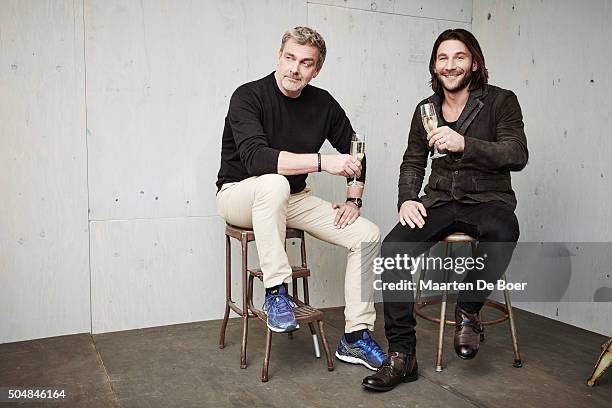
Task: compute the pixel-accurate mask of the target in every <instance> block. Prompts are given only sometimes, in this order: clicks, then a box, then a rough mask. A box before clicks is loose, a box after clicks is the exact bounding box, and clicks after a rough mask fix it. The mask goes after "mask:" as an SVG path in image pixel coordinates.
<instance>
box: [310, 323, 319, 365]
mask: <svg viewBox="0 0 612 408" xmlns="http://www.w3.org/2000/svg"><path fill="white" fill-rule="evenodd" d="M308 327H310V334H312V345H313V347H314V353H315V357H316V358H321V349H320V348H319V339H318V338H317V332H316V331H315V328H314V324H312V323H308Z"/></svg>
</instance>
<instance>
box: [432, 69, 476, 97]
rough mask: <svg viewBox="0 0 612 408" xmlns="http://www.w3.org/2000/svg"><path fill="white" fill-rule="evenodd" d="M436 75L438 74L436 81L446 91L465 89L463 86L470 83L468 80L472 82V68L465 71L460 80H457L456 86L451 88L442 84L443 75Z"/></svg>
mask: <svg viewBox="0 0 612 408" xmlns="http://www.w3.org/2000/svg"><path fill="white" fill-rule="evenodd" d="M437 76H438V81H439V82H440V85H442V88H444V90H446V91H447V92H459V91H462V90H463V89H465V87H467V86H468V85H469V84H470V82H472V70H468V71H466V72H465V75H464V76H463V78H462V79H461V81H459V83H458V84H457V86H456V87H455V88H452V89H449V88H447V87H446V86H445V85H444V81H442V78H443V76H442V75H441V74H437Z"/></svg>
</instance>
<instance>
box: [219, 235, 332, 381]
mask: <svg viewBox="0 0 612 408" xmlns="http://www.w3.org/2000/svg"><path fill="white" fill-rule="evenodd" d="M230 238H234V239H236V240H238V241H239V242H240V245H241V248H242V268H241V269H242V271H241V276H242V307H239V306H238V305H237V304H236V302H234V301H233V300H232V265H231V260H232V246H231V240H230ZM292 238H297V239H299V240H300V241H301V245H300V255H301V263H302V265H301V266H292V267H291V269H292V276H291V279H292V283H291V287H292V291H293V296H290V297H291V299H292V300H293V301H294V302H295V303H296V305H297V308H294V309H293V311H294V313H295V318H296V319H297V321H298V323H300V324H302V323H308V326H309V328H310V333H311V334H312V340H313V345H314V351H315V356H316V357H317V358H320V357H321V351H320V350H319V342H318V339H317V334H316V331H315V328H314V322H317V324H318V326H319V332H320V334H321V340H322V341H323V349H324V350H325V355H326V358H327V369H328V370H329V371H332V370H333V369H334V363H333V360H332V356H331V354H330V351H329V345H328V343H327V337H326V336H325V330H324V328H323V312H321V311H320V310H318V309H315V308H313V307H311V306H310V299H309V293H308V277H309V276H310V269H308V266H307V264H306V241H305V239H304V231H302V230H298V229H293V228H287V232H286V239H292ZM251 241H255V233H254V232H253V230H252V229H245V228H240V227H236V226H233V225H229V224H228V225H226V227H225V314H224V316H223V323H222V324H221V333H220V335H219V348H224V347H225V329H226V328H227V322H228V319H229V314H230V309H231V310H233V311H234V312H236V313H237V314H238V315H239V316H240V317H242V344H241V347H240V368H246V367H247V363H246V348H247V335H248V330H249V326H248V321H249V318H252V317H258V318H259V319H261V320H262V321H263V322H264V323H266V321H267V316H266V313H265V312H264V311H263V310H260V309H257V308H256V307H255V306H254V305H253V280H254V278H258V279H259V280H262V281H263V273H262V271H261V269H249V268H248V266H247V259H248V258H247V255H248V244H249V242H251ZM247 276H248V284H247ZM298 279H302V289H303V293H304V300H303V301H301V300H300V299H299V298H298ZM266 329H267V334H266V353H265V357H264V362H263V367H262V370H261V381H263V382H266V381H268V365H269V362H270V348H271V345H272V331H271V330H270V329H269V328H267V327H266ZM288 335H289V338H293V333H289V334H288Z"/></svg>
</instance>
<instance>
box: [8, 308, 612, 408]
mask: <svg viewBox="0 0 612 408" xmlns="http://www.w3.org/2000/svg"><path fill="white" fill-rule="evenodd" d="M451 309H452V307H451ZM450 312H452V310H451V311H450ZM450 312H449V313H450ZM325 313H326V328H327V335H328V339H329V341H330V347H332V348H335V346H336V345H337V342H338V340H339V338H340V336H341V334H342V328H343V320H344V319H343V316H342V309H339V308H334V309H326V310H325ZM379 316H380V318H379V319H378V325H379V327H377V329H376V332H375V337H376V338H377V339H378V340H379V341H380V342H381V343H382V344H385V347H386V342H385V341H384V332H383V330H382V325H383V319H382V315H381V314H380V310H379ZM516 317H517V323H518V334H519V341H520V347H521V351H522V353H523V360H524V361H525V365H524V367H523V368H520V369H517V368H513V367H512V360H513V357H512V347H511V344H510V339H509V336H508V329H507V324H505V323H504V324H502V325H498V326H495V327H488V328H487V329H486V335H487V338H486V341H485V343H483V345H482V347H481V350H480V353H479V354H478V356H477V358H476V359H474V360H471V361H461V360H459V359H458V358H457V357H456V356H455V355H454V352H453V350H452V334H451V331H448V332H447V334H448V335H447V336H446V343H445V347H446V348H445V351H446V352H445V358H444V363H445V369H444V371H443V372H441V373H437V372H435V370H434V364H433V361H434V357H435V344H436V337H437V326H436V325H434V324H433V323H430V322H426V321H422V320H419V327H418V342H419V343H418V346H417V350H418V360H419V365H420V374H421V378H420V379H419V380H418V381H417V382H414V383H409V384H402V385H400V386H399V387H397V388H396V389H395V390H393V391H391V392H388V393H381V394H379V393H372V392H368V391H366V390H363V389H362V388H361V386H360V383H361V379H362V378H363V377H364V376H366V375H368V374H369V373H370V371H368V370H367V369H365V368H363V367H359V366H353V365H349V364H344V363H342V362H340V361H337V360H336V361H335V366H336V369H335V370H334V371H333V372H328V371H327V369H326V365H325V359H324V358H321V359H315V358H314V357H313V354H312V342H311V338H310V332H309V331H308V329H307V328H306V329H301V330H300V331H298V332H296V333H295V336H294V339H293V340H290V339H289V338H288V337H287V336H286V335H274V336H273V341H272V356H271V362H270V381H269V382H268V383H261V382H260V379H259V378H260V373H261V363H262V360H263V346H264V340H265V331H264V325H263V323H261V322H259V321H257V320H251V321H250V323H251V324H250V331H249V347H248V355H247V358H248V363H249V366H248V368H247V369H246V370H241V369H240V334H241V323H240V321H239V320H238V319H232V320H230V324H229V326H228V331H227V337H226V348H225V349H223V350H220V349H219V348H218V346H217V341H218V332H219V321H209V322H200V323H190V324H181V325H174V326H164V327H156V328H150V329H141V330H130V331H124V332H116V333H106V334H100V335H94V336H90V335H88V334H83V335H72V336H62V337H55V338H48V339H42V340H32V341H26V342H18V343H9V344H2V345H0V387H2V386H21V387H25V386H41V387H43V386H47V387H50V386H53V387H56V388H65V389H66V390H67V392H68V394H69V396H68V399H67V400H66V401H63V402H61V403H54V404H47V405H43V404H41V403H38V404H28V405H23V406H54V407H88V408H93V407H181V408H183V407H208V406H210V407H249V408H252V407H260V406H266V407H294V406H295V407H338V406H343V407H347V408H348V407H378V406H380V407H383V406H384V407H408V406H409V407H452V408H455V407H458V408H460V407H495V408H498V407H516V406H520V407H521V408H527V407H543V406H544V407H572V408H573V407H592V408H595V407H610V406H612V372H609V373H606V374H605V375H604V376H603V377H602V378H601V379H600V381H599V383H598V384H597V385H596V386H595V387H594V388H588V387H587V386H585V380H586V378H587V377H588V376H589V375H590V373H591V370H592V369H593V365H594V364H595V361H596V359H597V357H598V355H599V348H600V346H601V344H603V343H604V342H605V340H606V339H605V338H604V337H603V336H600V335H597V334H594V333H591V332H588V331H585V330H581V329H577V328H575V327H572V326H569V325H566V324H563V323H558V322H555V321H553V320H550V319H547V318H543V317H540V316H537V315H534V314H531V313H528V312H523V311H520V310H517V311H516ZM332 352H333V351H332ZM4 406H9V404H8V403H0V407H4Z"/></svg>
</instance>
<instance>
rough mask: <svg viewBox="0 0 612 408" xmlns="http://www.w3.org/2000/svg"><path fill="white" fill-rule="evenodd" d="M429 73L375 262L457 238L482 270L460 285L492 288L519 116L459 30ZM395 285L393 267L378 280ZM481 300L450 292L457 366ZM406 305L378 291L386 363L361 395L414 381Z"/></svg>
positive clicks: (470, 342)
mask: <svg viewBox="0 0 612 408" xmlns="http://www.w3.org/2000/svg"><path fill="white" fill-rule="evenodd" d="M429 72H430V73H431V87H432V89H433V91H434V94H433V95H432V96H430V97H429V98H427V99H425V100H423V101H421V102H420V103H419V105H418V106H417V107H416V109H415V111H414V115H413V117H412V124H411V126H410V134H409V138H408V147H407V149H406V152H405V153H404V158H403V162H402V164H401V167H400V176H399V201H398V210H399V223H398V224H397V225H396V226H395V228H393V230H392V231H391V232H390V233H389V234H388V235H387V237H386V238H385V240H384V242H383V246H382V257H383V259H386V258H394V259H395V258H396V257H397V255H398V254H406V253H408V255H410V256H413V257H417V256H419V255H420V254H422V253H423V252H425V251H426V250H427V249H429V248H430V247H431V246H433V245H434V244H435V243H436V242H438V241H440V240H442V239H444V238H445V237H446V236H448V235H450V234H452V233H455V232H463V233H466V234H469V235H470V236H472V237H474V238H476V239H477V240H478V242H479V244H478V246H477V248H476V250H475V253H474V254H473V256H474V257H475V258H480V259H483V258H484V259H486V262H485V263H484V267H483V268H482V269H481V270H478V268H474V269H472V270H471V271H470V272H469V273H467V274H466V276H465V279H464V280H463V282H464V283H472V284H474V283H475V282H476V281H477V280H484V281H486V282H492V281H494V280H496V279H499V278H500V277H501V275H502V274H503V273H504V271H505V269H506V267H507V266H508V264H509V262H510V259H511V257H512V252H513V250H514V246H515V243H516V241H517V240H518V237H519V226H518V221H517V218H516V216H515V214H514V210H515V208H516V197H515V194H514V191H513V190H512V186H511V181H510V172H511V171H519V170H521V169H523V167H525V165H526V164H527V159H528V151H527V141H526V137H525V133H524V130H523V127H524V126H523V118H522V113H521V108H520V105H519V103H518V99H517V97H516V95H515V94H514V93H512V92H511V91H508V90H505V89H501V88H498V87H496V86H492V85H489V84H488V72H487V69H486V66H485V60H484V56H483V53H482V50H481V49H480V45H479V44H478V41H477V40H476V38H475V37H474V36H473V35H472V34H471V33H470V32H468V31H466V30H463V29H454V30H446V31H444V32H443V33H442V34H440V36H439V37H438V39H437V40H436V42H435V43H434V46H433V50H432V53H431V59H430V63H429ZM426 103H433V105H434V107H435V110H436V113H437V118H438V127H437V128H435V129H433V130H431V131H430V132H426V131H425V129H424V126H423V123H422V118H421V113H420V105H423V104H426ZM434 145H435V146H436V147H437V149H438V150H439V151H441V152H445V153H446V156H444V157H441V158H437V159H434V160H432V169H431V175H430V177H429V182H428V184H427V186H426V187H425V190H424V192H425V194H424V195H423V196H421V197H419V192H420V191H421V185H422V182H423V177H424V175H425V168H426V166H427V156H428V154H429V152H430V149H432V148H433V147H434ZM498 243H510V244H509V245H500V244H498ZM400 279H410V273H407V271H406V270H405V269H404V270H400V269H399V267H398V266H394V267H391V268H389V269H388V270H385V271H384V273H383V281H384V282H385V283H393V282H398V281H399V280H400ZM388 287H390V286H388ZM466 287H468V286H466ZM468 288H469V287H468ZM474 288H477V286H476V285H474ZM490 293H491V292H490V291H482V290H480V291H479V290H464V291H460V292H459V296H458V301H457V305H456V309H455V321H456V331H455V351H456V353H457V355H458V356H459V357H461V358H462V359H471V358H473V357H474V356H475V355H476V353H477V352H478V348H479V343H480V339H481V334H482V330H483V329H482V325H481V323H480V319H479V312H480V309H481V308H482V306H483V304H484V303H483V302H484V300H485V299H486V297H487V296H488V295H489V294H490ZM411 296H412V291H411V290H410V291H409V294H408V295H407V296H403V297H401V296H400V297H399V298H398V297H397V294H396V293H390V291H383V299H384V311H385V334H386V336H387V339H388V341H389V353H388V358H387V359H386V360H385V362H384V363H383V365H382V366H381V368H380V369H379V370H378V371H377V372H376V374H374V375H371V376H369V377H366V378H364V380H363V386H364V387H366V388H369V389H373V390H377V391H388V390H391V389H393V388H394V387H395V386H396V385H398V384H399V383H401V382H409V381H414V380H416V379H417V378H418V368H417V361H416V335H415V326H416V320H415V318H414V314H413V308H414V302H413V301H412V298H411Z"/></svg>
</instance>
